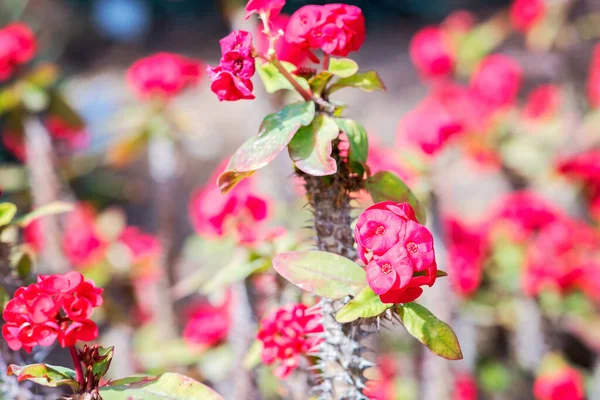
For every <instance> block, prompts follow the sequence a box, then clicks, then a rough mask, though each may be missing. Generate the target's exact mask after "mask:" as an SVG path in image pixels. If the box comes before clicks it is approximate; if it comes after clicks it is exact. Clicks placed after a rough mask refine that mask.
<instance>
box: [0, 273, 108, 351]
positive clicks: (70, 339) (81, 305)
mask: <svg viewBox="0 0 600 400" xmlns="http://www.w3.org/2000/svg"><path fill="white" fill-rule="evenodd" d="M101 295H102V289H100V288H98V287H96V286H95V285H94V283H93V282H92V281H87V280H84V278H83V275H81V274H80V273H78V272H70V273H67V274H65V275H49V276H43V275H42V276H39V277H38V281H37V283H34V284H31V285H29V286H27V287H21V288H19V289H17V291H16V292H15V295H14V297H13V298H12V299H11V300H10V301H9V302H8V303H7V304H6V307H5V308H4V312H3V314H2V318H4V320H5V321H6V323H5V324H4V326H3V327H2V335H3V336H4V339H5V340H6V342H7V344H8V346H9V347H10V348H11V349H13V350H15V351H16V350H19V349H21V348H24V349H25V350H26V351H28V352H29V351H31V349H32V348H33V347H34V346H50V345H52V344H53V343H54V341H55V340H57V339H58V342H59V344H60V345H61V346H62V347H67V346H73V345H74V344H75V343H76V342H77V341H79V340H81V341H90V340H94V339H95V338H96V337H98V327H97V326H96V324H95V323H94V322H93V321H91V320H90V319H89V317H90V316H91V314H92V310H93V309H94V308H96V307H99V306H101V305H102V297H101Z"/></svg>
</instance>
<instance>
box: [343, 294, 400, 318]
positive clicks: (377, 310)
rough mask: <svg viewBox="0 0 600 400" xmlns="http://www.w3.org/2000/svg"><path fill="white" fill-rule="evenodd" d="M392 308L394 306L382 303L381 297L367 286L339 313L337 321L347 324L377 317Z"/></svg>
mask: <svg viewBox="0 0 600 400" xmlns="http://www.w3.org/2000/svg"><path fill="white" fill-rule="evenodd" d="M392 306H393V304H384V303H382V302H381V300H379V296H378V295H377V294H375V292H373V290H372V289H371V288H370V287H369V286H366V287H365V288H363V290H361V291H360V293H358V295H357V296H356V297H355V298H353V299H352V300H350V301H349V302H348V304H346V305H345V306H344V307H342V309H341V310H339V311H338V312H337V314H336V316H335V319H336V320H337V321H338V322H340V323H342V324H345V323H347V322H352V321H356V320H357V319H359V318H371V317H376V316H378V315H380V314H381V313H383V312H384V311H385V310H387V309H388V308H391V307H392Z"/></svg>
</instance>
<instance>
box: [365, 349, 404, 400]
mask: <svg viewBox="0 0 600 400" xmlns="http://www.w3.org/2000/svg"><path fill="white" fill-rule="evenodd" d="M397 364H398V363H397V361H396V359H395V358H394V357H393V356H392V355H386V356H379V357H377V372H378V377H377V380H369V381H368V382H367V388H366V389H365V392H364V394H365V396H367V397H368V398H369V399H371V400H391V399H395V398H396V397H397V396H396V375H397V373H398V365H397Z"/></svg>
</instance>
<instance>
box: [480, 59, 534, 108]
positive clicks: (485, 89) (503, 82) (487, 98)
mask: <svg viewBox="0 0 600 400" xmlns="http://www.w3.org/2000/svg"><path fill="white" fill-rule="evenodd" d="M522 75H523V70H522V68H521V66H520V65H519V63H518V62H517V61H516V60H514V59H513V58H511V57H509V56H505V55H503V54H492V55H490V56H487V57H486V58H485V59H483V61H482V62H481V63H480V64H479V66H478V68H477V70H476V71H475V73H474V74H473V76H472V78H471V84H470V86H471V90H472V91H473V94H474V96H475V97H476V98H477V99H478V100H479V101H480V102H481V103H482V104H484V105H485V106H486V107H488V108H489V109H490V111H491V112H493V111H496V110H499V109H503V108H506V107H509V106H512V105H513V104H514V102H515V100H516V98H517V94H518V92H519V89H520V88H521V80H522Z"/></svg>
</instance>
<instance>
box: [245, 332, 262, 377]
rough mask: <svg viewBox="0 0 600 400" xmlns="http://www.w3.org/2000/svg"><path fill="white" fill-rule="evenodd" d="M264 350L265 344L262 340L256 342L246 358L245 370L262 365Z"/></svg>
mask: <svg viewBox="0 0 600 400" xmlns="http://www.w3.org/2000/svg"><path fill="white" fill-rule="evenodd" d="M262 349H263V342H261V341H260V340H258V339H257V340H255V341H254V342H253V343H252V345H251V346H250V349H249V350H248V353H246V357H244V368H246V369H247V370H251V369H254V368H255V367H256V366H257V365H259V364H260V353H261V352H262Z"/></svg>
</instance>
